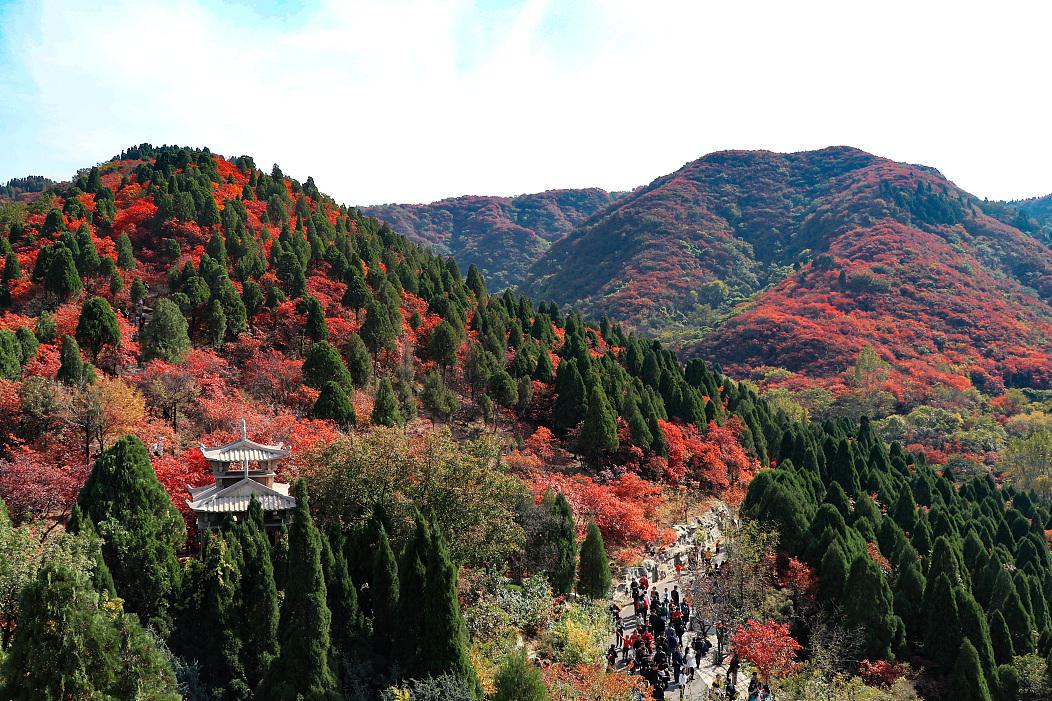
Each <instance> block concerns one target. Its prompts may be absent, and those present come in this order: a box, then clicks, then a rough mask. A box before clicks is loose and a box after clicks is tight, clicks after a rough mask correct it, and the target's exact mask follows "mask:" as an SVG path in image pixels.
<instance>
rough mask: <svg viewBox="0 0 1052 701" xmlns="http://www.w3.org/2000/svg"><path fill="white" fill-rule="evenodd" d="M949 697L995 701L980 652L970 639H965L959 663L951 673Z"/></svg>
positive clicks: (975, 700) (958, 658) (958, 700)
mask: <svg viewBox="0 0 1052 701" xmlns="http://www.w3.org/2000/svg"><path fill="white" fill-rule="evenodd" d="M948 694H949V695H948V696H947V698H950V699H953V701H993V697H992V696H991V695H990V687H989V686H988V685H987V683H986V677H985V676H984V675H983V671H982V667H981V665H980V663H979V654H978V653H977V652H976V651H975V646H974V645H972V642H971V641H970V640H965V641H964V644H963V645H961V648H960V652H959V653H958V655H957V663H956V664H955V665H954V667H953V673H952V674H951V675H950V688H949V691H948Z"/></svg>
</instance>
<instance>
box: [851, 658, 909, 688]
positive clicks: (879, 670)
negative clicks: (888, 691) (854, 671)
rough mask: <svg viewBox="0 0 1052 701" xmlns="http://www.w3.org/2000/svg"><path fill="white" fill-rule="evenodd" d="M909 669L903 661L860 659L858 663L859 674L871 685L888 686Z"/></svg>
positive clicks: (904, 674)
mask: <svg viewBox="0 0 1052 701" xmlns="http://www.w3.org/2000/svg"><path fill="white" fill-rule="evenodd" d="M909 671H910V668H909V666H907V665H906V664H905V663H903V662H888V661H887V660H876V661H870V660H862V661H861V662H859V663H858V674H859V676H860V677H862V679H864V680H865V682H866V683H867V684H869V685H871V686H880V687H884V688H887V687H890V686H891V685H892V684H894V683H895V682H896V681H898V680H899V678H900V677H904V676H906V674H908V673H909Z"/></svg>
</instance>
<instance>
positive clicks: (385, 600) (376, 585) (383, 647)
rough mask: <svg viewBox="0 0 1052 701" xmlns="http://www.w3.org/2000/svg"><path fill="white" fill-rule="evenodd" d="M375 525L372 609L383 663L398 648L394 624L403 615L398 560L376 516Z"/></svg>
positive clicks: (375, 644) (376, 649) (375, 640)
mask: <svg viewBox="0 0 1052 701" xmlns="http://www.w3.org/2000/svg"><path fill="white" fill-rule="evenodd" d="M373 527H374V529H375V533H376V538H375V540H376V542H375V548H376V549H375V550H374V551H373V571H372V577H371V578H370V581H369V598H370V600H371V602H372V609H373V655H375V657H376V659H377V661H378V662H380V663H381V664H387V663H389V662H390V660H391V659H392V658H393V656H394V655H395V654H396V652H397V650H396V647H395V646H396V643H397V631H396V630H395V626H397V625H398V622H399V617H400V616H399V614H400V611H399V608H398V591H399V583H398V563H397V561H396V560H395V556H394V551H393V550H391V542H390V541H389V540H388V539H387V529H386V528H384V525H383V524H382V523H379V521H378V520H374V524H373Z"/></svg>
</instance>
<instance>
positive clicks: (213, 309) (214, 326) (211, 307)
mask: <svg viewBox="0 0 1052 701" xmlns="http://www.w3.org/2000/svg"><path fill="white" fill-rule="evenodd" d="M203 321H204V322H205V327H206V328H207V329H208V343H209V345H210V346H212V348H216V349H218V348H222V346H223V339H224V338H225V337H226V314H225V313H224V312H223V305H222V304H220V303H219V300H218V299H213V300H212V301H211V302H209V303H208V306H207V307H205V314H204V319H203Z"/></svg>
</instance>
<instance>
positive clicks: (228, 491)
mask: <svg viewBox="0 0 1052 701" xmlns="http://www.w3.org/2000/svg"><path fill="white" fill-rule="evenodd" d="M187 489H188V490H189V492H190V496H191V497H192V499H187V500H186V504H187V506H189V507H190V510H191V511H198V512H206V513H225V512H230V513H237V512H244V511H248V504H249V501H250V500H251V498H252V497H253V496H255V497H256V500H257V501H258V502H259V505H260V506H261V507H263V510H264V511H284V510H289V509H294V508H295V507H296V500H295V499H294V498H293V497H290V496H289V486H288V485H287V484H282V483H280V482H275V483H274V487H273V488H271V487H267V486H266V485H263V484H260V483H259V482H257V481H255V480H253V479H247V478H246V479H242V480H240V481H238V482H236V483H234V484H232V485H230V486H229V487H226V488H225V489H221V488H220V486H219V484H210V485H208V486H206V487H188V488H187Z"/></svg>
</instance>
